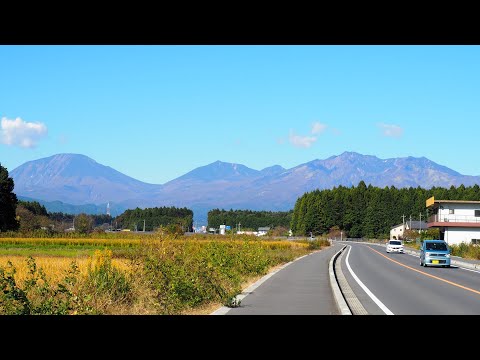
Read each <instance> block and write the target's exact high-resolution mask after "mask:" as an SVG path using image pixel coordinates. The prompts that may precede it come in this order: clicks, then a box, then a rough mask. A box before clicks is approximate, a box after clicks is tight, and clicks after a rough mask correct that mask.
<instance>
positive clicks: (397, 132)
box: [378, 123, 403, 137]
mask: <svg viewBox="0 0 480 360" xmlns="http://www.w3.org/2000/svg"><path fill="white" fill-rule="evenodd" d="M378 127H379V128H380V129H382V134H383V136H388V137H401V136H402V135H403V129H402V128H401V127H400V126H398V125H392V124H384V123H379V124H378Z"/></svg>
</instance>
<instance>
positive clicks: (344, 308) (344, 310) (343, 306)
mask: <svg viewBox="0 0 480 360" xmlns="http://www.w3.org/2000/svg"><path fill="white" fill-rule="evenodd" d="M346 247H347V245H345V246H344V247H343V248H342V249H341V250H340V251H339V252H337V253H336V254H335V255H333V256H332V258H331V259H330V263H329V264H328V273H329V275H330V287H331V288H332V291H333V297H334V298H335V304H336V305H337V307H338V310H339V311H340V314H341V315H352V312H351V311H350V308H349V307H348V305H347V302H346V301H345V298H344V297H343V294H342V291H341V290H340V287H339V286H338V282H337V278H336V276H335V270H334V266H335V260H336V259H337V258H338V256H339V255H340V254H341V253H342V252H343V251H344V250H345V248H346Z"/></svg>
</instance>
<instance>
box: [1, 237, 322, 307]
mask: <svg viewBox="0 0 480 360" xmlns="http://www.w3.org/2000/svg"><path fill="white" fill-rule="evenodd" d="M107 235H108V236H105V237H104V238H102V237H100V236H98V234H96V235H95V236H92V237H81V238H80V237H79V238H74V237H71V236H69V237H63V238H62V237H57V238H20V237H2V238H0V290H2V291H1V293H0V314H25V315H26V314H61V315H63V314H66V315H67V314H111V315H114V314H132V315H135V314H159V315H161V314H204V313H208V311H210V309H212V311H213V309H214V308H216V307H219V306H222V305H227V306H235V305H236V304H234V303H232V300H233V298H234V296H235V295H237V294H239V293H240V292H241V291H242V289H244V288H245V287H246V286H247V285H248V284H250V283H251V282H253V281H254V280H256V279H258V278H259V277H261V276H263V275H265V274H266V273H268V272H269V271H270V270H271V269H272V268H274V267H276V266H280V265H282V264H284V263H286V262H289V261H291V260H293V259H295V258H297V257H299V256H302V255H305V254H307V253H309V252H312V251H315V250H317V249H321V248H323V247H326V246H329V242H328V241H327V240H315V241H306V240H296V241H290V240H274V239H268V238H257V237H252V236H241V235H240V236H239V235H236V236H220V235H214V236H196V235H194V236H168V235H166V236H160V235H149V236H147V235H144V234H140V236H135V234H114V236H112V234H107Z"/></svg>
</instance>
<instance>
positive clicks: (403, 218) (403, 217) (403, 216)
mask: <svg viewBox="0 0 480 360" xmlns="http://www.w3.org/2000/svg"><path fill="white" fill-rule="evenodd" d="M402 220H403V222H402V224H403V225H405V215H402Z"/></svg>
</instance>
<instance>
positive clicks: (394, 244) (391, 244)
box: [386, 240, 405, 254]
mask: <svg viewBox="0 0 480 360" xmlns="http://www.w3.org/2000/svg"><path fill="white" fill-rule="evenodd" d="M386 251H387V253H391V252H396V253H402V254H403V253H404V252H405V251H404V248H403V243H402V241H401V240H389V241H388V242H387V246H386Z"/></svg>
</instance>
